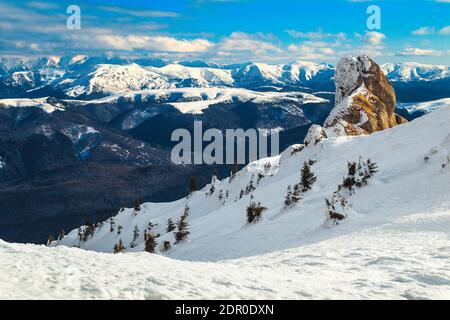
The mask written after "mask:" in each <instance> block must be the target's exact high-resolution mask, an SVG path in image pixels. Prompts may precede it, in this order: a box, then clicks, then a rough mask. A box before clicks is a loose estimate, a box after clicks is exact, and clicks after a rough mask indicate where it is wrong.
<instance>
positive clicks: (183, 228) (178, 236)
mask: <svg viewBox="0 0 450 320" xmlns="http://www.w3.org/2000/svg"><path fill="white" fill-rule="evenodd" d="M188 216H189V206H188V205H186V207H185V208H184V213H183V215H182V216H181V218H180V221H178V222H177V228H178V231H177V232H174V234H175V240H176V241H175V243H179V242H180V241H183V240H185V239H187V237H188V235H189V234H190V232H189V231H188V227H189V225H188V223H187V222H186V219H187V217H188Z"/></svg>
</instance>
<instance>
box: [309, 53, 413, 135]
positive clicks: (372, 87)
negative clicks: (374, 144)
mask: <svg viewBox="0 0 450 320" xmlns="http://www.w3.org/2000/svg"><path fill="white" fill-rule="evenodd" d="M334 82H335V85H336V105H335V107H334V109H333V110H332V111H331V113H330V115H329V116H328V118H327V119H326V120H325V123H324V128H323V131H324V132H321V134H320V136H322V137H323V136H325V137H329V136H342V135H362V134H370V133H373V132H376V131H381V130H384V129H388V128H392V127H394V126H396V125H398V124H401V123H404V122H407V121H406V119H404V118H402V117H401V116H399V115H397V114H395V104H396V98H395V92H394V89H393V88H392V85H391V83H390V82H389V80H388V79H387V78H386V76H385V75H384V73H383V71H382V70H381V68H380V67H379V66H378V65H377V64H376V63H375V62H374V61H373V60H372V59H370V58H369V57H367V56H358V57H351V56H349V57H344V58H342V59H341V60H340V61H339V63H338V64H337V66H336V73H335V76H334ZM311 130H313V131H314V132H315V133H316V135H317V132H319V131H320V130H318V128H311ZM309 136H314V134H313V132H311V135H309Z"/></svg>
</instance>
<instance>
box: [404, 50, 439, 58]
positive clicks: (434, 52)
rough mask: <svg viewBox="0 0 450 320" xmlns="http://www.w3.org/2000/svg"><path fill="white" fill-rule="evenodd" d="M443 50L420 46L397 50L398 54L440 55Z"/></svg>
mask: <svg viewBox="0 0 450 320" xmlns="http://www.w3.org/2000/svg"><path fill="white" fill-rule="evenodd" d="M442 54H443V52H442V51H439V50H433V49H420V48H405V49H403V50H402V51H400V52H397V55H398V56H406V57H408V56H440V55H442Z"/></svg>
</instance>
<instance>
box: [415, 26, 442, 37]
mask: <svg viewBox="0 0 450 320" xmlns="http://www.w3.org/2000/svg"><path fill="white" fill-rule="evenodd" d="M435 32H436V30H435V29H434V27H422V28H419V29H417V30H414V31H413V32H412V34H413V35H415V36H426V35H430V34H434V33H435Z"/></svg>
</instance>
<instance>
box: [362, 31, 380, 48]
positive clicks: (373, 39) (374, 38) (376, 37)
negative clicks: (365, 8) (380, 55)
mask: <svg viewBox="0 0 450 320" xmlns="http://www.w3.org/2000/svg"><path fill="white" fill-rule="evenodd" d="M384 39H386V35H384V34H383V33H381V32H377V31H369V32H366V34H365V35H364V36H363V38H362V41H363V43H365V44H369V45H376V46H378V45H381V44H382V43H383V40H384Z"/></svg>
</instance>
